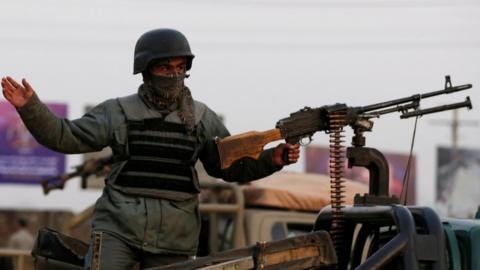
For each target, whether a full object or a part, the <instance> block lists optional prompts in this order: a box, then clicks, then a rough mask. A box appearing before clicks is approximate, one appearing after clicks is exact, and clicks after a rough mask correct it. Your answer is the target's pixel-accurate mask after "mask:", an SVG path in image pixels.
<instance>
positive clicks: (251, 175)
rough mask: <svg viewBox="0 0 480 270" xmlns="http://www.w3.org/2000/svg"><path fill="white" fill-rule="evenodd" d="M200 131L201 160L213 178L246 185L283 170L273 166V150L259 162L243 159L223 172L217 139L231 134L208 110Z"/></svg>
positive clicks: (268, 150) (264, 154)
mask: <svg viewBox="0 0 480 270" xmlns="http://www.w3.org/2000/svg"><path fill="white" fill-rule="evenodd" d="M199 129H200V131H201V134H200V141H201V143H202V148H201V150H200V153H199V158H200V160H201V161H202V163H203V166H204V167H205V170H206V171H207V173H208V174H209V175H211V176H213V177H218V178H222V179H224V180H226V181H229V182H234V181H235V182H242V183H244V182H249V181H253V180H257V179H260V178H263V177H266V176H269V175H270V174H272V173H274V172H276V171H278V170H280V169H281V168H282V167H277V166H276V165H275V164H273V161H272V155H273V149H267V150H264V151H263V152H262V153H261V155H260V158H259V159H258V160H254V159H251V158H243V159H240V160H238V161H236V162H234V163H233V164H232V166H230V167H229V168H227V169H224V170H222V169H221V167H220V157H219V154H218V150H217V145H216V143H215V138H216V137H218V138H224V137H227V136H229V135H230V133H229V132H228V130H227V129H226V128H225V126H224V125H223V123H222V122H221V120H220V119H219V118H218V116H217V115H216V114H215V113H214V112H213V111H212V110H210V109H208V108H207V110H206V112H205V113H204V115H203V117H202V120H201V121H200V123H199Z"/></svg>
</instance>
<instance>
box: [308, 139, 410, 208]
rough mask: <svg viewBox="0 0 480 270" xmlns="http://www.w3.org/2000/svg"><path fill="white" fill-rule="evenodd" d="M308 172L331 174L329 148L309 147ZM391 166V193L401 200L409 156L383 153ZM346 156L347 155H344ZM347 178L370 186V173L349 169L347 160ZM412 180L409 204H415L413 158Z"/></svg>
mask: <svg viewBox="0 0 480 270" xmlns="http://www.w3.org/2000/svg"><path fill="white" fill-rule="evenodd" d="M305 155H306V162H305V165H306V168H305V170H306V172H309V173H321V174H328V173H329V169H328V167H329V148H328V147H322V146H308V147H307V148H306V151H305ZM383 155H384V156H385V158H386V159H387V162H388V165H389V173H390V179H389V193H390V195H395V196H397V197H398V198H400V195H401V193H402V187H403V179H404V174H405V169H406V167H407V162H408V155H405V154H398V153H383ZM343 156H345V154H344V155H343ZM344 166H345V168H344V169H345V175H344V177H345V178H348V179H352V180H355V181H360V182H364V183H367V184H368V177H369V173H368V170H367V169H366V168H359V167H354V168H352V169H349V168H348V164H347V161H346V160H345V163H344ZM409 177H410V180H409V182H408V188H407V190H408V192H407V204H414V203H415V178H416V160H415V157H412V160H411V161H410V175H409Z"/></svg>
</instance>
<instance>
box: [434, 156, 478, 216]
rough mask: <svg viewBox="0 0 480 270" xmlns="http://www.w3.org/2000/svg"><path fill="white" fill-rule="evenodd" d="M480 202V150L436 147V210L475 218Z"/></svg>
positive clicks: (445, 214)
mask: <svg viewBox="0 0 480 270" xmlns="http://www.w3.org/2000/svg"><path fill="white" fill-rule="evenodd" d="M479 205H480V150H474V149H453V148H449V147H439V148H437V198H436V208H437V211H438V212H439V213H440V214H441V215H443V216H449V217H458V218H474V217H475V213H476V211H477V209H478V207H479Z"/></svg>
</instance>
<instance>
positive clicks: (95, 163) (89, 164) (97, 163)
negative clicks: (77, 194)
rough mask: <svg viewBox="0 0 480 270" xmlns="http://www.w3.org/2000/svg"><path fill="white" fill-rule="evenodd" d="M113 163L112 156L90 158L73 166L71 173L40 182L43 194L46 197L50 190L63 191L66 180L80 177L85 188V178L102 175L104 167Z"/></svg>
mask: <svg viewBox="0 0 480 270" xmlns="http://www.w3.org/2000/svg"><path fill="white" fill-rule="evenodd" d="M112 163H113V158H112V156H108V157H104V158H92V159H89V160H86V161H85V162H83V163H82V164H80V165H78V166H75V170H74V171H73V172H69V173H66V174H62V175H57V176H53V177H49V178H47V179H44V180H42V181H41V184H42V189H43V194H45V195H48V193H49V192H50V191H51V190H54V189H63V188H64V186H65V182H67V181H68V180H70V179H72V178H74V177H77V176H80V177H81V180H82V188H83V189H85V188H87V178H88V177H89V176H90V175H102V174H104V169H105V166H108V165H111V164H112Z"/></svg>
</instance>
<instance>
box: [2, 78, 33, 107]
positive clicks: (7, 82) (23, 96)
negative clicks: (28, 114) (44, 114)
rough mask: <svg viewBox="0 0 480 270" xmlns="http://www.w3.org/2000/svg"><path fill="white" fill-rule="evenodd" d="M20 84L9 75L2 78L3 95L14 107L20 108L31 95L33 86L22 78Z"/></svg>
mask: <svg viewBox="0 0 480 270" xmlns="http://www.w3.org/2000/svg"><path fill="white" fill-rule="evenodd" d="M22 84H23V85H20V84H19V83H17V82H16V81H15V80H14V79H12V78H11V77H9V76H7V77H4V78H2V92H3V96H4V97H5V98H6V99H7V100H8V102H10V103H11V104H12V105H13V106H15V107H16V108H21V107H23V105H25V104H27V102H28V100H29V99H30V98H31V97H32V95H33V88H32V86H30V84H29V83H28V82H27V80H25V79H22Z"/></svg>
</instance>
